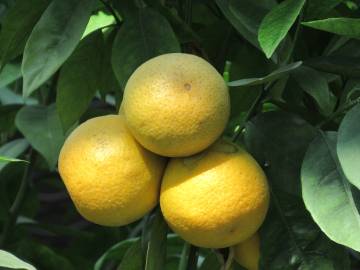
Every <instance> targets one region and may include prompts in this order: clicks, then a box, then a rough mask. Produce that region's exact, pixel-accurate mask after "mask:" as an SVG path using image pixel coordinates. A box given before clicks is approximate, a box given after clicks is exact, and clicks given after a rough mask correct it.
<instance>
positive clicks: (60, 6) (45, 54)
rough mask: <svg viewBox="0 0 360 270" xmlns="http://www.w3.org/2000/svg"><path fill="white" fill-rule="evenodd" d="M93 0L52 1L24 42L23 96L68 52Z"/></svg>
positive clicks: (87, 16) (41, 82)
mask: <svg viewBox="0 0 360 270" xmlns="http://www.w3.org/2000/svg"><path fill="white" fill-rule="evenodd" d="M94 1H95V0H66V1H64V0H54V1H53V2H51V4H50V5H49V7H48V8H47V9H46V11H45V12H44V14H43V15H42V16H41V18H40V20H39V21H38V23H37V24H36V25H35V27H34V30H33V31H32V32H31V35H30V37H29V39H28V41H27V43H26V46H25V51H24V57H23V63H22V73H23V76H24V84H23V95H24V96H29V95H30V94H31V93H32V92H33V91H35V90H36V89H37V88H38V87H39V86H41V85H42V84H43V83H44V82H45V81H46V80H48V79H49V78H50V77H51V75H53V74H54V73H55V72H56V71H57V70H58V69H59V67H60V66H61V65H62V64H63V63H64V61H65V60H66V59H67V58H68V57H69V56H70V55H71V53H72V52H73V50H74V49H75V47H76V45H77V44H78V42H79V41H80V38H81V36H82V34H83V33H84V30H85V28H86V25H87V23H88V21H89V17H90V13H91V11H92V7H93V3H94Z"/></svg>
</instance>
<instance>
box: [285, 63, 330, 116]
mask: <svg viewBox="0 0 360 270" xmlns="http://www.w3.org/2000/svg"><path fill="white" fill-rule="evenodd" d="M292 76H293V77H294V78H295V80H296V81H297V83H298V84H299V85H300V87H301V88H302V90H304V91H305V92H306V93H308V94H309V95H310V96H311V97H312V98H314V100H315V101H316V103H317V105H318V106H319V108H320V112H321V113H322V114H323V115H329V114H331V113H332V112H333V110H334V108H335V105H336V97H335V96H334V95H333V94H332V92H331V91H330V89H329V85H328V82H327V80H326V78H325V77H324V76H323V75H322V74H321V73H320V72H318V71H316V70H314V69H312V68H309V67H306V66H303V67H300V68H298V69H297V70H296V71H294V72H293V73H292Z"/></svg>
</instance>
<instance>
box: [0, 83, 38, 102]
mask: <svg viewBox="0 0 360 270" xmlns="http://www.w3.org/2000/svg"><path fill="white" fill-rule="evenodd" d="M0 102H1V103H2V104H3V105H14V104H27V105H36V104H38V103H39V102H38V101H37V99H35V98H32V97H29V98H24V97H23V96H22V95H20V94H17V93H15V92H14V91H12V90H11V89H10V88H7V87H5V88H3V89H0Z"/></svg>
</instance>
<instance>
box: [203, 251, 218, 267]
mask: <svg viewBox="0 0 360 270" xmlns="http://www.w3.org/2000/svg"><path fill="white" fill-rule="evenodd" d="M219 269H221V264H220V262H219V259H218V258H217V256H216V254H215V252H211V253H210V254H209V255H207V256H206V257H205V259H204V261H203V263H202V264H201V266H200V269H199V270H219Z"/></svg>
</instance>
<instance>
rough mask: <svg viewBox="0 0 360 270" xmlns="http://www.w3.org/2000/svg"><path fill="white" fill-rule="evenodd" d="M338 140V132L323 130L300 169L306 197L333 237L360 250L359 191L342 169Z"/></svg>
mask: <svg viewBox="0 0 360 270" xmlns="http://www.w3.org/2000/svg"><path fill="white" fill-rule="evenodd" d="M336 140H337V135H336V133H335V132H329V133H326V134H324V133H323V132H321V134H320V135H319V136H318V137H317V138H316V139H315V140H314V141H313V142H312V143H311V144H310V146H309V149H308V150H307V152H306V155H305V158H304V162H303V165H302V169H301V182H302V194H303V199H304V202H305V205H306V208H307V209H308V210H309V212H310V213H311V215H312V217H313V219H314V220H315V222H316V223H317V224H318V225H319V227H320V228H321V230H322V231H323V232H325V233H326V235H327V236H328V237H329V238H330V239H331V240H333V241H335V242H337V243H339V244H342V245H345V246H348V247H350V248H352V249H355V250H357V251H360V214H359V210H358V209H357V205H359V203H360V191H359V190H356V189H355V188H353V187H352V186H351V185H350V183H349V182H348V180H347V179H346V177H345V175H344V173H343V171H342V169H341V166H340V163H339V160H338V157H337V154H336ZM355 151H356V150H355ZM319 202H321V203H319Z"/></svg>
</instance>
